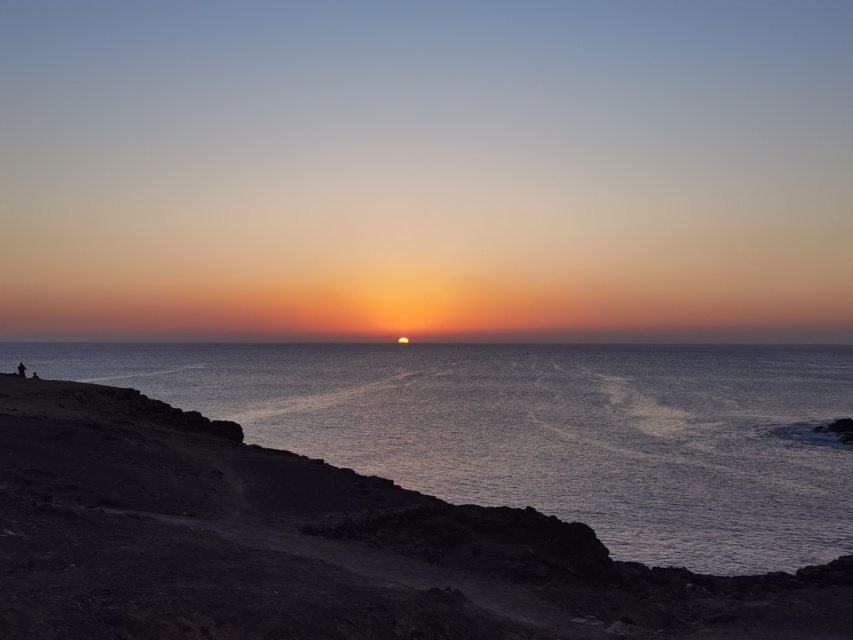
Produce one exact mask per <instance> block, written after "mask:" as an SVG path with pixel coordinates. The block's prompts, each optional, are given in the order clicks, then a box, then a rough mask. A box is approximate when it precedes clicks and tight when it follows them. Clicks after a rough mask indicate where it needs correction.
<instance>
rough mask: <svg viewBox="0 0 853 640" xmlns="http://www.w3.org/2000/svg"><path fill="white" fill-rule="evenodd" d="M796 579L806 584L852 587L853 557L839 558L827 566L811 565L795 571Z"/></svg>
mask: <svg viewBox="0 0 853 640" xmlns="http://www.w3.org/2000/svg"><path fill="white" fill-rule="evenodd" d="M797 577H798V578H800V579H802V580H806V581H808V582H816V583H818V584H826V585H848V586H851V585H853V555H851V556H841V557H840V558H837V559H835V560H833V561H832V562H829V563H828V564H821V565H813V566H808V567H803V568H802V569H798V570H797Z"/></svg>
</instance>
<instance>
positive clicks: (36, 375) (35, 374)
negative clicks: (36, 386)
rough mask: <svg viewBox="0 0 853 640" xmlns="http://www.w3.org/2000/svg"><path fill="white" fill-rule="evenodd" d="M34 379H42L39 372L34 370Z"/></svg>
mask: <svg viewBox="0 0 853 640" xmlns="http://www.w3.org/2000/svg"><path fill="white" fill-rule="evenodd" d="M33 380H41V378H39V374H37V373H36V372H35V371H33Z"/></svg>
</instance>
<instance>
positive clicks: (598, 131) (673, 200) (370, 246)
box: [0, 0, 853, 342]
mask: <svg viewBox="0 0 853 640" xmlns="http://www.w3.org/2000/svg"><path fill="white" fill-rule="evenodd" d="M0 78H2V82H0V198H1V199H0V221H2V232H0V273H1V274H2V275H0V340H28V339H36V340H65V339H111V340H112V339H118V340H128V339H129V340H135V339H145V340H152V339H168V340H172V339H197V340H207V339H214V340H218V339H225V340H232V339H234V340H333V341H337V340H342V341H349V340H396V338H397V337H398V336H400V335H408V336H409V337H410V338H412V339H413V341H418V340H421V341H426V340H434V341H448V340H449V341H454V340H462V341H516V340H518V341H527V340H530V341H557V342H561V341H569V342H575V341H655V342H667V341H687V342H691V341H712V342H713V341H722V342H742V341H747V342H750V341H751V342H853V2H847V1H843V2H825V1H822V0H802V1H801V2H786V1H784V0H772V1H771V0H768V1H766V2H753V1H749V0H737V1H725V0H707V1H695V2H685V1H683V0H678V1H676V0H673V1H669V2H661V1H648V2H637V1H629V0H623V1H621V2H613V1H608V0H597V1H594V2H593V1H584V2H581V1H578V2H571V1H568V0H565V1H521V0H519V1H516V2H503V1H496V0H489V1H482V2H474V1H464V0H459V1H454V2H442V1H436V0H429V1H426V0H424V1H423V2H402V1H397V2H391V1H387V2H372V1H367V0H362V1H358V2H355V1H347V2H343V1H341V2H326V1H322V0H310V1H308V0H306V1H304V2H278V1H276V2H273V1H269V2H266V1H255V0H243V1H240V2H237V1H234V2H219V1H216V0H205V1H203V2H201V1H192V0H168V1H157V0H145V1H144V2H143V1H138V2H134V1H131V0H125V1H121V2H116V1H114V0H101V1H90V0H75V1H74V2H68V1H67V0H55V1H40V0H25V1H17V0H16V1H10V0H0Z"/></svg>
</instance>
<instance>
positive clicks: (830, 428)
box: [815, 418, 853, 444]
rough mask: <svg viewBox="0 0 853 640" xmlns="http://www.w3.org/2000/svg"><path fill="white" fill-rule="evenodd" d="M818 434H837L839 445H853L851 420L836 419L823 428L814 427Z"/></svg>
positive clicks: (852, 422)
mask: <svg viewBox="0 0 853 640" xmlns="http://www.w3.org/2000/svg"><path fill="white" fill-rule="evenodd" d="M815 431H816V432H818V433H837V434H840V435H839V436H838V441H839V442H840V443H841V444H853V418H838V419H837V420H835V421H834V422H832V423H830V424H828V425H826V426H825V427H815Z"/></svg>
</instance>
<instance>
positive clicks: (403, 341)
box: [397, 338, 409, 344]
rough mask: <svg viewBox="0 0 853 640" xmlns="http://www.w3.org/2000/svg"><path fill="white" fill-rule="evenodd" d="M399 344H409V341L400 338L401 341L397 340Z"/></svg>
mask: <svg viewBox="0 0 853 640" xmlns="http://www.w3.org/2000/svg"><path fill="white" fill-rule="evenodd" d="M397 342H398V343H400V344H409V339H408V338H400V339H399V340H397Z"/></svg>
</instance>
